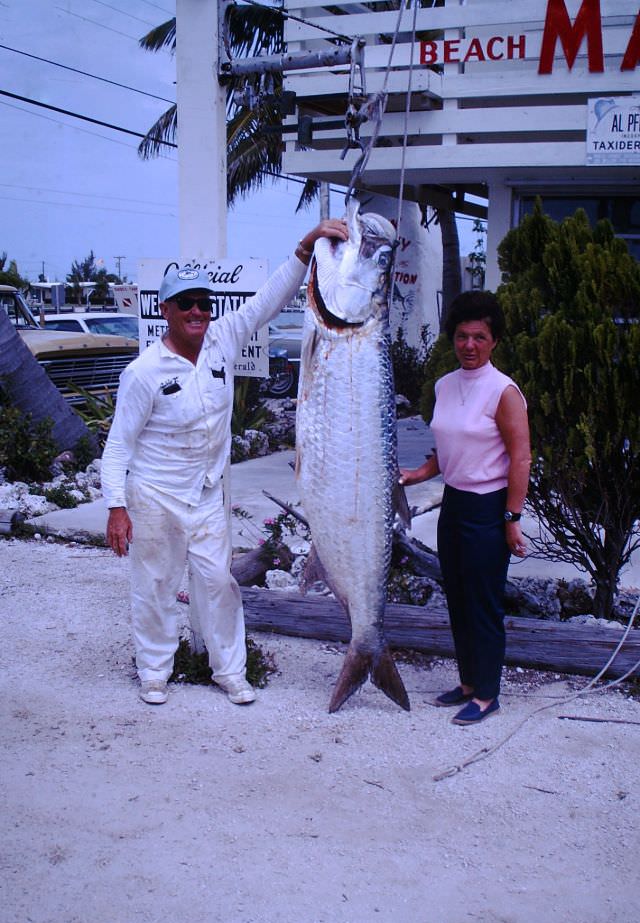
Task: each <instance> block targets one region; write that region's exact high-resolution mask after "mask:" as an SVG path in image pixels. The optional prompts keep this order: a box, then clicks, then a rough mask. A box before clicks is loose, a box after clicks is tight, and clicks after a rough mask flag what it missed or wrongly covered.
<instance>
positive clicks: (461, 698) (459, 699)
mask: <svg viewBox="0 0 640 923" xmlns="http://www.w3.org/2000/svg"><path fill="white" fill-rule="evenodd" d="M472 698H473V692H463V691H462V686H456V688H455V689H450V690H449V692H443V693H442V695H439V696H438V698H437V699H436V700H435V701H434V703H433V704H434V705H437V706H438V707H439V708H448V707H449V706H450V705H462V703H463V702H468V701H469V700H470V699H472Z"/></svg>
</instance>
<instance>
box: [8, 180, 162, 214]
mask: <svg viewBox="0 0 640 923" xmlns="http://www.w3.org/2000/svg"><path fill="white" fill-rule="evenodd" d="M2 186H4V187H5V188H7V189H26V190H27V191H28V192H51V193H53V194H54V195H73V196H79V197H80V198H81V199H108V200H109V201H110V202H129V203H137V204H138V205H151V206H154V207H156V206H157V207H158V208H164V207H165V205H166V202H149V200H148V199H132V198H130V196H112V195H110V194H108V193H105V194H104V195H100V193H97V192H76V191H75V190H72V189H49V188H48V187H46V186H23V185H21V184H19V183H0V187H2ZM96 207H97V208H99V207H100V206H96Z"/></svg>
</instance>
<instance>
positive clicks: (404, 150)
mask: <svg viewBox="0 0 640 923" xmlns="http://www.w3.org/2000/svg"><path fill="white" fill-rule="evenodd" d="M417 17H418V0H413V23H412V26H411V53H410V57H409V83H408V84H407V100H406V103H405V107H404V133H403V136H402V159H401V162H400V186H399V189H398V215H397V223H396V229H397V231H398V233H400V219H401V218H402V200H403V196H404V173H405V160H406V154H407V137H408V135H409V113H410V112H411V83H412V80H413V55H414V49H415V44H416V20H417ZM394 253H395V251H394Z"/></svg>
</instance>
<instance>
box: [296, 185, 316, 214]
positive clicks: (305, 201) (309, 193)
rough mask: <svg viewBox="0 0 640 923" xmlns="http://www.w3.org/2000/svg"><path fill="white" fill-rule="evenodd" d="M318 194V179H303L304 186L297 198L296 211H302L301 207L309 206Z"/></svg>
mask: <svg viewBox="0 0 640 923" xmlns="http://www.w3.org/2000/svg"><path fill="white" fill-rule="evenodd" d="M319 195H320V181H319V180H317V179H307V180H305V184H304V187H303V189H302V192H301V193H300V198H299V199H298V204H297V205H296V212H299V211H302V209H303V208H309V206H310V205H311V204H312V202H315V200H316V199H317V198H318V196H319Z"/></svg>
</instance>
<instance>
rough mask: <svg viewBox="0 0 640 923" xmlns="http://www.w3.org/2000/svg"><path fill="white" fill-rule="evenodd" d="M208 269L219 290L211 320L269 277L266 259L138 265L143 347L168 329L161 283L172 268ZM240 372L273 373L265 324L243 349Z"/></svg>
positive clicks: (155, 261) (258, 375) (153, 261)
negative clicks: (160, 295) (162, 306)
mask: <svg viewBox="0 0 640 923" xmlns="http://www.w3.org/2000/svg"><path fill="white" fill-rule="evenodd" d="M180 265H183V266H187V267H191V268H193V269H206V270H207V272H208V274H209V279H210V280H211V282H212V284H213V285H214V287H215V289H216V291H215V293H214V295H213V311H212V312H211V322H212V323H215V322H216V320H217V319H218V318H219V317H222V316H223V315H224V314H226V313H228V312H229V311H237V310H238V308H240V307H241V306H242V305H243V304H244V303H245V301H246V300H247V299H248V298H250V297H251V296H252V295H254V294H255V293H256V292H257V290H258V289H259V288H260V286H261V285H262V284H263V282H265V281H266V279H267V263H266V260H255V259H249V260H242V261H240V262H238V261H237V260H206V261H204V262H191V263H184V264H180V263H178V261H177V260H168V259H167V260H162V259H148V260H141V262H140V263H139V264H138V287H139V293H140V294H139V306H140V316H139V327H140V349H141V350H143V349H145V348H146V347H147V346H149V344H150V343H153V341H154V340H157V339H158V338H159V337H161V336H162V334H163V333H164V331H165V330H166V329H167V324H166V321H165V320H164V318H163V316H162V311H161V310H160V305H159V304H158V289H159V287H160V282H161V280H162V278H163V276H164V274H165V273H166V271H167V270H168V269H172V268H175V267H177V266H180ZM234 372H235V374H236V375H246V376H247V377H249V378H266V377H267V375H268V374H269V335H268V328H267V327H262V328H260V330H257V331H256V333H254V335H253V336H252V337H251V340H250V341H249V342H248V343H246V344H245V346H243V348H242V353H241V355H240V358H239V359H238V361H237V362H236V364H235V367H234Z"/></svg>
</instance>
